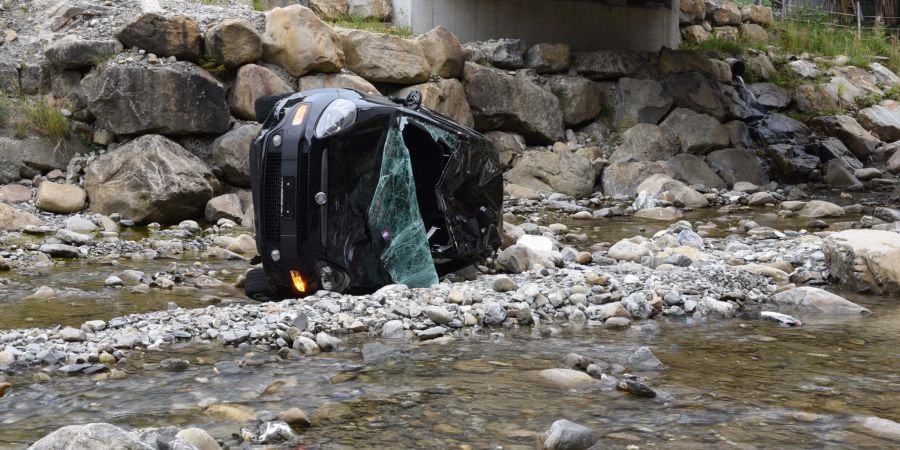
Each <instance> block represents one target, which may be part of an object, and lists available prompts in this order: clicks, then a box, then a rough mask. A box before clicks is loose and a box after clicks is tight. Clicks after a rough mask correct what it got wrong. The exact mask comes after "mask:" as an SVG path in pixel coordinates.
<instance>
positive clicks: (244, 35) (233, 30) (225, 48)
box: [206, 19, 262, 69]
mask: <svg viewBox="0 0 900 450" xmlns="http://www.w3.org/2000/svg"><path fill="white" fill-rule="evenodd" d="M206 55H207V56H208V57H209V58H210V59H211V60H213V61H215V62H218V63H220V64H223V65H225V67H227V68H229V69H233V68H235V67H240V66H241V65H243V64H247V63H252V62H255V61H257V60H259V58H261V57H262V38H260V37H259V34H258V33H257V32H256V30H255V29H254V28H253V25H250V22H247V21H246V20H242V19H229V20H225V21H223V22H221V23H218V24H216V25H214V26H212V27H210V28H209V29H208V30H206Z"/></svg>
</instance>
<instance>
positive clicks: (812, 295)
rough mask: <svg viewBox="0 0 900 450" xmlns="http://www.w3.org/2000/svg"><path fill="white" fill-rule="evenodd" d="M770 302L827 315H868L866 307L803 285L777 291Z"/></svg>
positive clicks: (869, 312)
mask: <svg viewBox="0 0 900 450" xmlns="http://www.w3.org/2000/svg"><path fill="white" fill-rule="evenodd" d="M772 302H773V303H775V304H777V305H779V306H784V307H786V308H788V309H797V310H800V311H804V312H808V313H818V314H829V315H868V314H871V311H869V310H868V309H866V308H863V307H862V306H859V305H857V304H856V303H853V302H851V301H849V300H847V299H845V298H843V297H841V296H838V295H835V294H832V293H831V292H828V291H824V290H822V289H819V288H814V287H810V286H803V287H799V288H795V289H790V290H787V291H784V292H779V293H778V294H775V295H774V296H773V297H772Z"/></svg>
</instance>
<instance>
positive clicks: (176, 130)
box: [81, 62, 230, 135]
mask: <svg viewBox="0 0 900 450" xmlns="http://www.w3.org/2000/svg"><path fill="white" fill-rule="evenodd" d="M81 87H82V89H83V91H84V96H85V100H86V102H87V107H88V108H89V109H90V111H91V113H92V114H93V115H94V116H96V117H97V125H98V126H99V127H100V128H104V129H107V130H110V131H112V132H113V133H115V134H119V135H130V134H142V133H162V134H169V135H179V134H202V133H223V132H225V131H226V130H227V129H228V125H229V121H230V120H229V114H228V105H227V104H226V102H225V89H224V87H223V86H222V84H221V83H219V82H218V81H216V79H215V78H213V77H212V76H211V75H209V74H208V73H206V71H204V70H203V69H200V68H199V67H197V66H195V65H193V64H190V63H186V62H178V63H174V64H166V65H163V66H137V65H134V66H132V65H122V64H104V65H103V66H101V67H98V68H97V69H95V70H94V71H92V72H91V73H89V74H88V75H87V76H85V77H84V79H82V81H81ZM147 92H153V95H146V93H147Z"/></svg>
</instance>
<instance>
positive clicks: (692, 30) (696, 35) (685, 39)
mask: <svg viewBox="0 0 900 450" xmlns="http://www.w3.org/2000/svg"><path fill="white" fill-rule="evenodd" d="M701 2H702V0H701ZM681 4H682V5H683V4H684V2H682V3H681ZM711 37H712V35H711V34H710V33H709V31H707V30H706V28H703V25H690V26H686V27H684V28H682V29H681V41H682V43H684V44H689V45H697V44H699V43H701V42H706V41H708V40H709V39H710V38H711Z"/></svg>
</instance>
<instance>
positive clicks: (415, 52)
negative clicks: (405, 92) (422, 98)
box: [338, 29, 431, 85]
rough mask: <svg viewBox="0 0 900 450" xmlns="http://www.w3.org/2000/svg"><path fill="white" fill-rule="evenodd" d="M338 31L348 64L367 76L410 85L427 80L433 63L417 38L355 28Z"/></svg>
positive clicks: (381, 81)
mask: <svg viewBox="0 0 900 450" xmlns="http://www.w3.org/2000/svg"><path fill="white" fill-rule="evenodd" d="M338 34H339V35H340V37H341V43H342V45H343V47H342V48H343V49H344V57H345V60H344V63H345V65H346V66H347V68H348V69H350V70H352V71H353V72H354V73H356V74H357V75H359V76H361V77H363V78H365V79H366V80H369V81H371V82H373V83H392V84H404V85H408V84H417V83H424V82H426V81H428V78H429V77H430V76H431V64H429V62H428V58H426V57H425V51H424V50H423V48H422V45H421V44H420V43H419V42H417V41H414V40H409V39H403V38H401V37H398V36H392V35H389V34H383V33H373V32H371V31H364V30H353V29H342V30H340V31H339V33H338Z"/></svg>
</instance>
